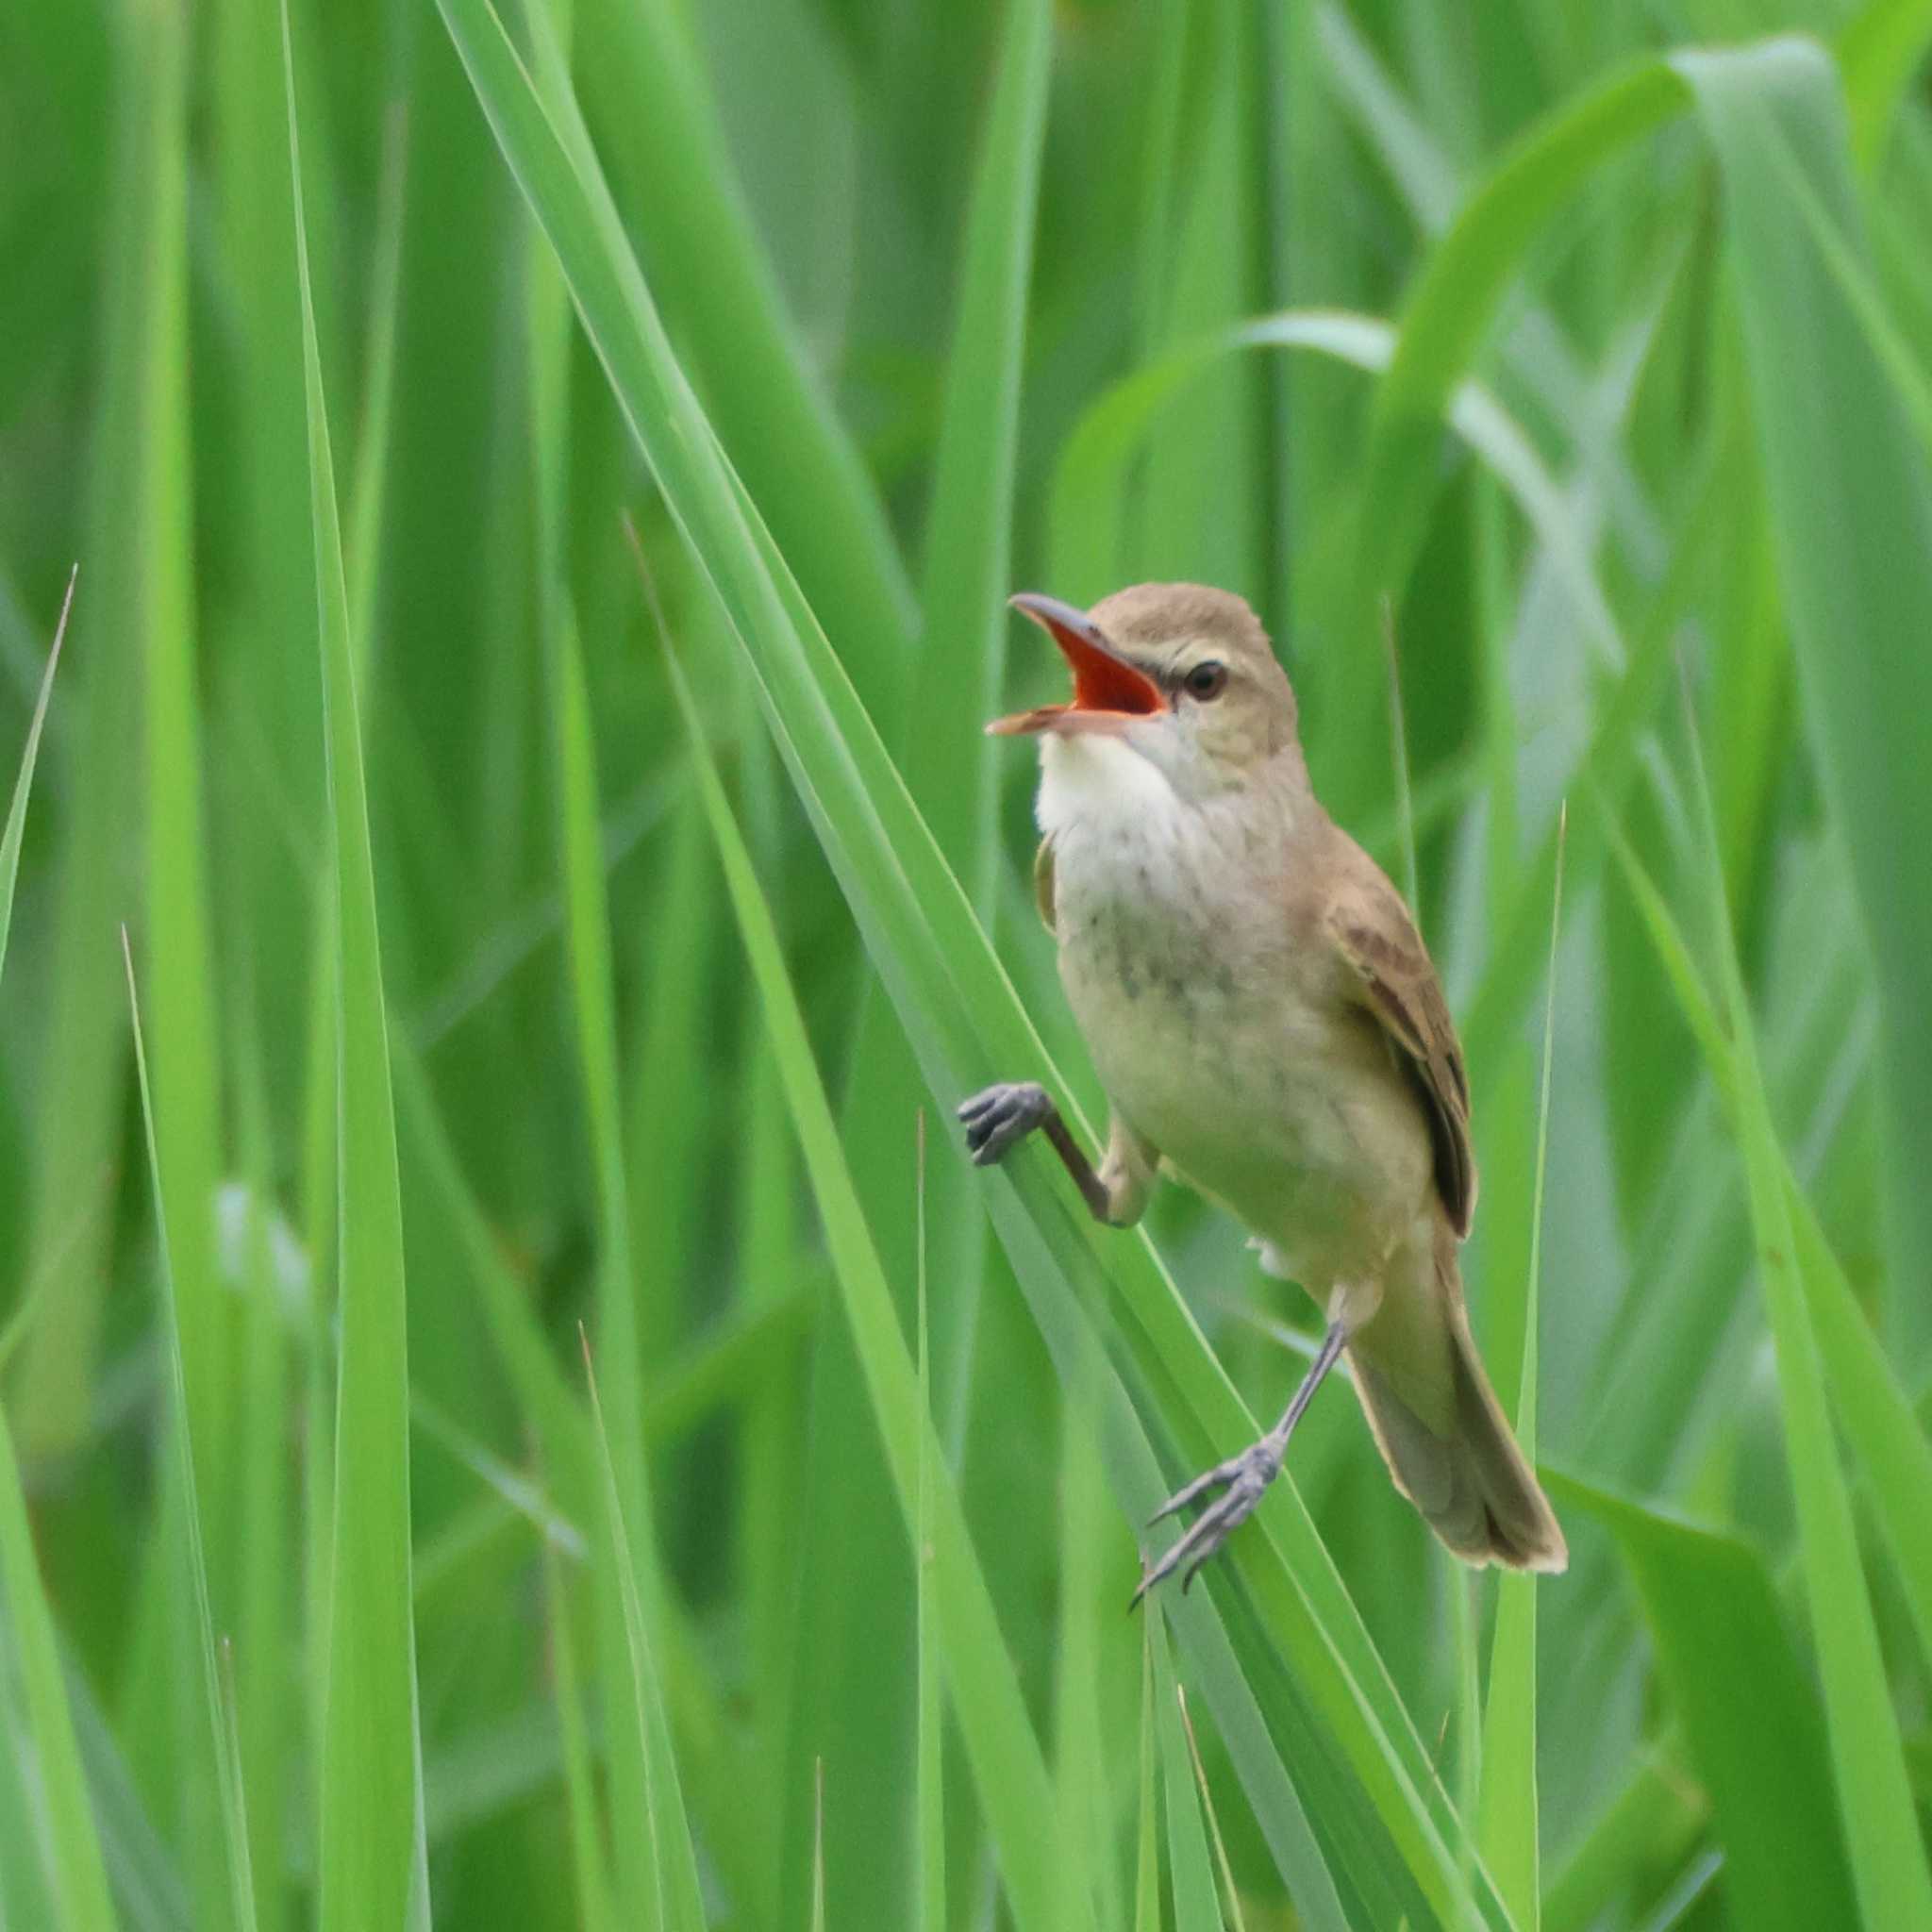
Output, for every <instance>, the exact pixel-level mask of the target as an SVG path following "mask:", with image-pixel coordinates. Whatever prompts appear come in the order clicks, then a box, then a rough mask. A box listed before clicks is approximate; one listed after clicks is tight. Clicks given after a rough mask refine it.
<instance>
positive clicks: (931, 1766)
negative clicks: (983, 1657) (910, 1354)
mask: <svg viewBox="0 0 1932 1932" xmlns="http://www.w3.org/2000/svg"><path fill="white" fill-rule="evenodd" d="M750 857H751V855H750V853H749V851H747V852H746V854H745V858H746V860H747V862H749V859H750ZM918 1244H919V1271H918V1272H919V1414H920V1424H921V1426H920V1430H919V1457H918V1471H917V1474H916V1476H915V1478H914V1490H915V1493H916V1497H917V1504H916V1507H915V1509H914V1512H913V1526H912V1570H913V1577H914V1591H915V1602H914V1628H915V1630H916V1632H917V1642H918V1663H917V1666H916V1675H917V1694H916V1696H915V1699H914V1709H915V1710H916V1711H917V1713H918V1737H917V1749H916V1750H915V1752H914V1762H915V1764H916V1766H917V1778H916V1784H915V1795H914V1800H913V1803H914V1807H915V1808H916V1810H917V1812H918V1830H917V1833H916V1842H917V1845H918V1857H919V1877H918V1887H917V1896H918V1900H919V1913H918V1918H917V1920H916V1921H915V1932H946V1790H945V1782H944V1776H945V1711H944V1706H943V1704H942V1703H941V1688H942V1686H941V1658H940V1648H939V1621H938V1615H937V1612H936V1609H935V1607H934V1604H933V1581H932V1571H933V1565H932V1558H931V1557H930V1556H929V1555H928V1554H927V1553H928V1552H929V1551H930V1550H931V1548H932V1533H933V1523H932V1517H933V1499H932V1491H933V1468H932V1452H931V1447H930V1441H931V1437H932V1430H931V1429H930V1428H929V1427H928V1426H926V1424H929V1423H930V1422H931V1419H932V1354H931V1349H930V1346H929V1342H930V1335H931V1330H930V1324H928V1322H927V1319H926V1271H925V1116H924V1114H923V1113H922V1114H921V1115H920V1116H919V1227H918Z"/></svg>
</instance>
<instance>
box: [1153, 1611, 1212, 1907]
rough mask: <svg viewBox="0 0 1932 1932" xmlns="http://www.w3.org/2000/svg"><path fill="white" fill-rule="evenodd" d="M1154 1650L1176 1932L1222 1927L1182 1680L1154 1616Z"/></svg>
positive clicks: (1163, 1799)
mask: <svg viewBox="0 0 1932 1932" xmlns="http://www.w3.org/2000/svg"><path fill="white" fill-rule="evenodd" d="M1148 1623H1149V1624H1151V1625H1152V1626H1153V1627H1152V1629H1151V1631H1150V1635H1149V1641H1150V1642H1151V1643H1152V1645H1153V1654H1154V1709H1155V1723H1156V1724H1157V1725H1158V1729H1159V1733H1160V1796H1161V1803H1162V1804H1163V1805H1164V1806H1165V1807H1166V1809H1167V1876H1168V1883H1169V1885H1170V1886H1171V1887H1172V1889H1173V1892H1174V1932H1222V1924H1221V1907H1220V1904H1219V1902H1218V1901H1217V1900H1216V1898H1215V1896H1214V1867H1213V1866H1212V1865H1211V1864H1210V1863H1209V1862H1208V1833H1207V1830H1206V1828H1205V1827H1204V1826H1203V1824H1202V1823H1201V1798H1200V1796H1197V1795H1196V1793H1195V1790H1194V1776H1193V1766H1192V1763H1191V1760H1190V1758H1189V1755H1188V1740H1187V1739H1186V1737H1185V1736H1184V1735H1183V1733H1182V1727H1181V1692H1180V1686H1179V1685H1178V1684H1177V1683H1176V1682H1175V1681H1174V1659H1173V1657H1171V1656H1170V1655H1169V1652H1168V1646H1167V1626H1166V1624H1164V1623H1163V1622H1162V1621H1161V1620H1160V1619H1158V1618H1156V1617H1150V1618H1149V1619H1148Z"/></svg>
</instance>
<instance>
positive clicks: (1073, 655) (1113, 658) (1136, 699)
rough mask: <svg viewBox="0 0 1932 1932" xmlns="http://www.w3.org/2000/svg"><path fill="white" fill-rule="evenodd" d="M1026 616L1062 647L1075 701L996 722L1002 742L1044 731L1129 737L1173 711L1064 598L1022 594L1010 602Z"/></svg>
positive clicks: (991, 726) (1151, 684)
mask: <svg viewBox="0 0 1932 1932" xmlns="http://www.w3.org/2000/svg"><path fill="white" fill-rule="evenodd" d="M1007 601H1008V603H1009V604H1010V605H1011V606H1012V607H1013V608H1014V609H1015V610H1019V611H1024V613H1025V614H1026V615H1027V616H1028V617H1030V618H1031V619H1032V620H1033V621H1034V623H1035V624H1037V625H1039V626H1040V627H1041V630H1043V631H1044V632H1045V633H1046V634H1047V636H1048V637H1050V638H1051V639H1052V640H1053V641H1054V642H1055V643H1057V644H1058V646H1059V647H1060V655H1061V657H1063V658H1065V659H1066V660H1067V664H1068V667H1069V669H1071V670H1072V672H1073V674H1074V695H1073V699H1072V701H1071V702H1070V703H1067V704H1064V705H1041V707H1040V708H1038V709H1037V710H1032V711H1021V712H1019V713H1017V714H1016V715H1015V716H1013V717H1010V718H995V719H994V720H993V721H992V723H991V724H989V725H988V726H987V727H986V728H987V729H988V730H989V731H990V732H991V733H993V734H994V735H995V736H997V737H1002V738H1007V737H1018V736H1020V735H1022V734H1026V733H1032V732H1039V731H1058V732H1059V733H1061V734H1062V735H1065V734H1068V733H1072V732H1075V731H1100V732H1120V731H1124V730H1125V729H1126V727H1127V725H1128V724H1129V723H1131V721H1132V720H1134V719H1136V718H1152V717H1155V716H1157V715H1158V714H1159V713H1160V712H1161V711H1164V710H1165V709H1166V708H1167V701H1166V699H1165V698H1163V697H1162V696H1161V694H1160V687H1159V686H1158V684H1156V683H1155V682H1154V680H1153V679H1152V678H1151V677H1149V676H1147V675H1145V673H1143V672H1141V671H1140V670H1138V669H1137V668H1136V667H1135V666H1134V665H1132V664H1130V663H1129V662H1128V661H1127V659H1126V658H1124V657H1122V656H1121V654H1120V652H1119V651H1118V650H1117V649H1115V647H1114V646H1113V644H1111V643H1110V642H1109V641H1108V637H1107V633H1106V632H1105V631H1103V630H1102V629H1101V628H1100V626H1099V625H1097V624H1095V623H1094V622H1093V620H1092V619H1091V617H1089V616H1088V615H1087V613H1086V612H1085V611H1084V610H1075V609H1074V607H1073V606H1072V605H1071V604H1062V603H1061V602H1060V600H1059V599H1058V597H1042V596H1041V595H1040V594H1039V593H1038V592H1037V591H1020V592H1019V593H1018V595H1016V596H1012V597H1009V598H1008V599H1007Z"/></svg>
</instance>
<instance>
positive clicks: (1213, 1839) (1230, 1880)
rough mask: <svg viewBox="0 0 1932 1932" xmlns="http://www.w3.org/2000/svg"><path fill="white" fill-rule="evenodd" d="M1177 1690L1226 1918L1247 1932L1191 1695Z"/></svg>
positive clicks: (1234, 1927) (1237, 1931)
mask: <svg viewBox="0 0 1932 1932" xmlns="http://www.w3.org/2000/svg"><path fill="white" fill-rule="evenodd" d="M1175 1691H1176V1696H1177V1698H1178V1701H1179V1704H1180V1710H1181V1728H1182V1729H1183V1730H1185V1731H1186V1732H1187V1734H1188V1757H1189V1759H1190V1761H1191V1763H1192V1765H1193V1767H1194V1786H1195V1789H1196V1790H1199V1792H1200V1793H1201V1811H1202V1815H1203V1816H1204V1817H1206V1819H1207V1820H1208V1841H1209V1842H1210V1843H1211V1844H1212V1845H1213V1847H1214V1865H1215V1869H1216V1871H1218V1872H1219V1873H1220V1874H1221V1891H1222V1896H1223V1897H1224V1899H1225V1900H1226V1901H1227V1917H1228V1919H1229V1921H1230V1923H1231V1925H1232V1932H1246V1922H1245V1921H1244V1920H1243V1918H1242V1916H1241V1893H1240V1892H1239V1891H1237V1890H1235V1882H1234V1867H1233V1866H1232V1865H1231V1864H1229V1862H1228V1857H1227V1844H1226V1841H1225V1840H1224V1839H1223V1837H1222V1836H1221V1820H1220V1819H1219V1818H1218V1817H1216V1815H1215V1811H1214V1793H1213V1792H1212V1791H1211V1790H1209V1789H1208V1767H1207V1766H1206V1765H1205V1764H1204V1763H1202V1761H1201V1740H1199V1739H1198V1738H1197V1737H1195V1735H1194V1720H1193V1718H1192V1717H1191V1715H1190V1714H1189V1711H1188V1693H1187V1692H1186V1691H1182V1690H1180V1689H1179V1687H1178V1686H1176V1687H1175Z"/></svg>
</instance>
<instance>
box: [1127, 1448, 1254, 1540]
mask: <svg viewBox="0 0 1932 1932" xmlns="http://www.w3.org/2000/svg"><path fill="white" fill-rule="evenodd" d="M1240 1472H1241V1457H1238V1456H1237V1457H1232V1458H1231V1459H1230V1460H1228V1461H1226V1462H1218V1463H1216V1464H1215V1466H1214V1467H1213V1468H1212V1469H1206V1470H1203V1471H1202V1472H1201V1474H1199V1475H1197V1476H1196V1477H1195V1478H1194V1479H1193V1481H1192V1482H1191V1483H1188V1484H1186V1485H1185V1486H1184V1487H1182V1488H1180V1489H1178V1490H1176V1491H1174V1494H1173V1495H1171V1496H1170V1497H1169V1498H1168V1499H1167V1501H1166V1502H1164V1503H1163V1504H1162V1505H1161V1506H1160V1507H1159V1508H1158V1509H1157V1510H1156V1511H1155V1512H1154V1514H1153V1515H1152V1516H1150V1517H1149V1518H1148V1519H1147V1522H1148V1525H1149V1527H1152V1525H1153V1524H1157V1523H1158V1522H1160V1521H1161V1520H1162V1519H1163V1518H1164V1517H1169V1516H1174V1515H1177V1514H1179V1512H1180V1511H1181V1510H1183V1509H1185V1508H1186V1507H1188V1505H1189V1504H1190V1503H1192V1502H1194V1501H1196V1500H1197V1499H1198V1498H1200V1497H1202V1496H1205V1495H1206V1494H1207V1493H1208V1491H1209V1490H1218V1489H1222V1488H1224V1486H1225V1485H1226V1484H1228V1483H1231V1482H1232V1481H1233V1480H1234V1479H1235V1477H1236V1476H1237V1475H1238V1474H1240Z"/></svg>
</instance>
